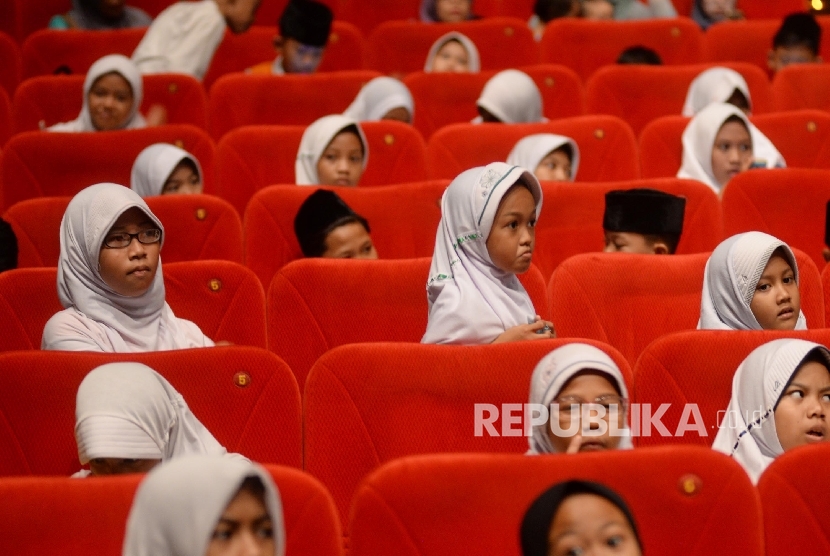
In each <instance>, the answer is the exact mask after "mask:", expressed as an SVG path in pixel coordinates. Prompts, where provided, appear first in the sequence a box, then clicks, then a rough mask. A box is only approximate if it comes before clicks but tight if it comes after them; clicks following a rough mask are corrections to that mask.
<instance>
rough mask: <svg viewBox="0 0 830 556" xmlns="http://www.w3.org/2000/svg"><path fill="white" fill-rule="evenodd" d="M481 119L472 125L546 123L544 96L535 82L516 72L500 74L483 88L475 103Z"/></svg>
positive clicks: (510, 70)
mask: <svg viewBox="0 0 830 556" xmlns="http://www.w3.org/2000/svg"><path fill="white" fill-rule="evenodd" d="M476 106H478V113H479V116H478V117H477V118H475V119H474V120H473V123H481V122H501V123H504V124H521V123H535V122H546V121H547V119H546V118H545V117H544V116H543V115H542V93H540V92H539V88H538V87H537V86H536V83H535V82H534V81H533V79H532V78H531V77H530V76H529V75H528V74H526V73H524V72H521V71H519V70H515V69H508V70H504V71H500V72H499V73H497V74H496V75H494V76H493V77H492V78H490V80H489V81H488V82H487V84H486V85H484V89H483V90H482V91H481V96H480V97H479V98H478V100H477V101H476Z"/></svg>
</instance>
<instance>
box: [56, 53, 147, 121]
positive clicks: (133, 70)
mask: <svg viewBox="0 0 830 556" xmlns="http://www.w3.org/2000/svg"><path fill="white" fill-rule="evenodd" d="M113 72H114V73H117V74H118V75H120V76H121V77H123V78H124V79H126V80H127V82H128V83H129V84H130V87H131V88H132V90H133V106H132V108H131V109H130V113H129V114H128V115H127V119H126V120H124V123H123V124H122V125H121V128H120V129H139V128H143V127H146V126H147V123H146V122H145V121H144V118H143V117H142V116H141V114H139V113H138V108H139V107H140V106H141V100H142V98H143V96H144V82H143V81H142V78H141V73H139V71H138V67H137V66H136V65H135V64H134V63H133V61H132V60H130V59H129V58H127V57H126V56H122V55H121V54H110V55H108V56H104V57H103V58H101V59H99V60H98V61H96V62H95V63H94V64H92V66H90V68H89V71H88V72H87V73H86V79H84V98H83V106H82V107H81V113H80V114H79V115H78V117H77V118H76V119H74V120H72V121H69V122H64V123H60V124H55V125H53V126H51V127H49V128H48V131H64V132H80V131H98V130H97V129H96V128H95V126H94V125H93V124H92V116H91V115H90V113H89V91H90V90H91V89H92V86H93V85H94V84H95V82H96V81H98V78H100V77H102V76H104V75H106V74H108V73H113Z"/></svg>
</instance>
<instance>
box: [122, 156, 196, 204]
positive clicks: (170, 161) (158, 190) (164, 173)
mask: <svg viewBox="0 0 830 556" xmlns="http://www.w3.org/2000/svg"><path fill="white" fill-rule="evenodd" d="M130 188H131V189H132V190H133V191H135V192H136V193H138V194H139V195H141V197H152V196H154V195H163V194H167V193H201V192H202V167H201V165H200V164H199V161H198V160H196V157H195V156H193V155H192V154H190V153H189V152H187V151H186V150H184V149H180V148H179V147H177V146H175V145H170V144H168V143H156V144H154V145H150V146H149V147H147V148H145V149H144V150H143V151H141V152H140V153H139V154H138V156H137V157H136V159H135V162H134V163H133V169H132V172H131V174H130Z"/></svg>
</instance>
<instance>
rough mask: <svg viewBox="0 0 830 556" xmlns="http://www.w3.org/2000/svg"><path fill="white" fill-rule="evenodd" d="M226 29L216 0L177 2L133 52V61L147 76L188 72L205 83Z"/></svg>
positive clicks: (159, 19)
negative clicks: (209, 67)
mask: <svg viewBox="0 0 830 556" xmlns="http://www.w3.org/2000/svg"><path fill="white" fill-rule="evenodd" d="M226 27H227V24H226V23H225V18H224V16H222V12H220V11H219V6H218V5H217V4H216V2H215V1H214V0H201V2H177V3H175V4H173V5H171V6H170V7H168V8H166V9H165V10H164V11H163V12H161V13H160V14H159V15H158V16H157V17H156V19H155V20H154V21H153V23H152V25H150V28H149V29H147V32H146V33H145V34H144V38H142V39H141V42H140V43H139V44H138V47H136V49H135V51H134V52H133V56H132V58H133V61H134V62H135V63H136V65H137V66H138V68H139V70H140V71H141V73H143V74H148V73H185V74H188V75H192V76H193V77H195V78H196V79H199V80H201V79H203V78H204V77H205V73H206V72H207V69H208V66H210V61H211V60H212V59H213V54H214V53H215V52H216V49H217V48H219V44H220V43H221V42H222V38H223V37H224V36H225V28H226Z"/></svg>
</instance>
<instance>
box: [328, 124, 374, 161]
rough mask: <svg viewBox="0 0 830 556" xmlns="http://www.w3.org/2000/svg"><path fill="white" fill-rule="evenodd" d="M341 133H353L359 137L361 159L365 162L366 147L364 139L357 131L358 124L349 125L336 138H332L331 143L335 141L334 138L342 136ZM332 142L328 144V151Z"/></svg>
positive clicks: (335, 135) (336, 134)
mask: <svg viewBox="0 0 830 556" xmlns="http://www.w3.org/2000/svg"><path fill="white" fill-rule="evenodd" d="M341 133H351V134H353V135H354V136H355V137H357V140H358V141H359V142H360V157H361V158H362V159H364V160H365V159H366V145H364V144H363V138H362V137H361V136H360V130H359V129H357V125H356V124H349V125H347V126H346V127H344V128H343V129H341V130H340V131H338V132H337V133H335V134H334V136H333V137H332V138H331V141H334V138H335V137H337V136H338V135H340V134H341ZM331 141H329V142H328V144H327V145H326V149H327V148H329V145H331Z"/></svg>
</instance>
